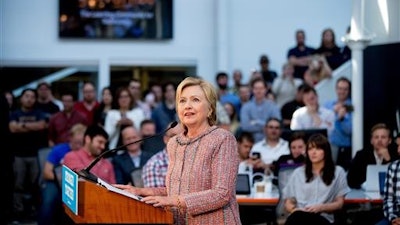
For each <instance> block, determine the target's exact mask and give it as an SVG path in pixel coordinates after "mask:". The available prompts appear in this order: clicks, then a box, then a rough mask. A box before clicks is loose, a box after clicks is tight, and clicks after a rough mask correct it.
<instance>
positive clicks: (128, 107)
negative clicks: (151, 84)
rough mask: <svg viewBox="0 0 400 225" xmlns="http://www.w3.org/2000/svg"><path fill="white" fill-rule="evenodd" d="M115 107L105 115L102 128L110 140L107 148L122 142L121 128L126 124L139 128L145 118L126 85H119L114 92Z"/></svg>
mask: <svg viewBox="0 0 400 225" xmlns="http://www.w3.org/2000/svg"><path fill="white" fill-rule="evenodd" d="M115 101H116V109H111V110H110V111H108V113H107V115H106V120H105V122H104V129H105V130H106V131H107V133H108V135H109V137H110V140H109V146H108V147H109V148H110V149H113V148H115V147H117V146H120V145H121V144H122V139H121V130H122V129H123V128H124V127H127V126H134V127H135V128H136V129H137V130H139V129H140V123H141V122H142V121H143V120H144V119H145V114H144V111H143V110H142V109H141V108H140V107H137V106H134V104H135V101H134V99H133V97H132V95H131V92H130V91H129V89H128V88H126V87H120V88H118V89H117V91H116V94H115Z"/></svg>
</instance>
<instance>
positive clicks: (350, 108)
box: [344, 105, 354, 112]
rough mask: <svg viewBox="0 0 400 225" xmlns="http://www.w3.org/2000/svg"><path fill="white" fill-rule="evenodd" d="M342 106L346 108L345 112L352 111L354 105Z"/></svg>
mask: <svg viewBox="0 0 400 225" xmlns="http://www.w3.org/2000/svg"><path fill="white" fill-rule="evenodd" d="M344 108H345V109H346V111H347V112H353V111H354V107H353V106H352V105H344Z"/></svg>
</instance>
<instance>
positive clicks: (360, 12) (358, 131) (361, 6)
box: [344, 0, 372, 157]
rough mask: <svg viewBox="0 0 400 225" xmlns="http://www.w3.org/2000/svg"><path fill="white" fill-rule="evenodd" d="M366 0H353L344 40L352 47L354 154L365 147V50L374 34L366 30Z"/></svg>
mask: <svg viewBox="0 0 400 225" xmlns="http://www.w3.org/2000/svg"><path fill="white" fill-rule="evenodd" d="M366 3H367V2H366V1H365V0H353V12H352V17H351V30H350V34H348V35H346V36H345V37H344V41H345V42H346V44H347V45H348V46H349V48H350V49H351V65H352V79H351V80H352V82H351V85H352V87H351V99H352V103H353V105H354V111H353V128H352V149H353V150H352V156H353V157H354V155H355V154H356V152H357V151H358V150H360V149H362V148H363V147H364V139H363V135H364V126H363V125H364V98H363V94H364V87H363V83H364V72H363V66H364V65H363V50H364V49H365V48H366V47H367V46H368V44H369V43H370V41H371V40H372V35H371V34H367V33H366V32H365V31H366V30H368V29H365V19H364V15H365V4H366Z"/></svg>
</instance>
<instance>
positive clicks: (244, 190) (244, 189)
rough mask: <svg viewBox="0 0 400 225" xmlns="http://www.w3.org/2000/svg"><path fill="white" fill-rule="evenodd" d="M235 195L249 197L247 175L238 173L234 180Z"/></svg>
mask: <svg viewBox="0 0 400 225" xmlns="http://www.w3.org/2000/svg"><path fill="white" fill-rule="evenodd" d="M236 194H237V195H250V194H251V186H250V175H249V174H247V173H239V174H238V175H237V180H236Z"/></svg>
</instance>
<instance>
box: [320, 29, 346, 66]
mask: <svg viewBox="0 0 400 225" xmlns="http://www.w3.org/2000/svg"><path fill="white" fill-rule="evenodd" d="M315 54H318V55H322V56H324V57H325V58H326V61H327V62H328V65H329V67H330V68H331V69H332V70H335V69H336V68H338V67H339V66H340V65H341V64H342V63H343V56H342V53H341V50H340V48H339V47H338V46H337V44H336V39H335V32H334V31H333V30H332V29H331V28H327V29H325V30H323V31H322V36H321V44H320V46H319V48H317V49H316V50H315Z"/></svg>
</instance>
